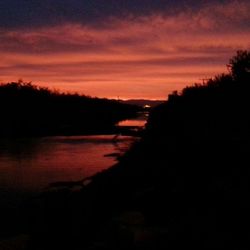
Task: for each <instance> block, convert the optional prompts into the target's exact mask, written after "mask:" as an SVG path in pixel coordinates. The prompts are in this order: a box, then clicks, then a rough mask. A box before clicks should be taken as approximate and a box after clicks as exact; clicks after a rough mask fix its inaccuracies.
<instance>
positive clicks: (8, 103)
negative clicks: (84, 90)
mask: <svg viewBox="0 0 250 250" xmlns="http://www.w3.org/2000/svg"><path fill="white" fill-rule="evenodd" d="M0 106H1V123H0V136H31V135H32V136H34V135H35V136H36V135H60V134H66V135H67V134H68V135H70V134H89V133H101V132H108V131H110V130H111V128H112V127H113V126H114V124H115V123H117V122H118V121H120V120H123V119H126V118H128V117H131V116H135V115H136V112H137V110H138V108H137V107H136V106H133V105H125V104H122V103H119V102H117V101H113V100H108V99H99V98H90V97H87V96H83V95H79V94H69V93H60V92H58V91H51V90H49V89H48V88H44V87H37V86H35V85H32V84H31V83H25V82H22V81H19V82H11V83H7V84H1V85H0Z"/></svg>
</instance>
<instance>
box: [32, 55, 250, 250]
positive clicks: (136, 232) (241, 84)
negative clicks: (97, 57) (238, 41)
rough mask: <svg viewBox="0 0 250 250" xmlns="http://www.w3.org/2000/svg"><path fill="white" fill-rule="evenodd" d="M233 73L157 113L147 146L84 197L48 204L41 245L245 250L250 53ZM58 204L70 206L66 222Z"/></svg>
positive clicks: (238, 59) (177, 97)
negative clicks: (42, 243) (50, 240)
mask: <svg viewBox="0 0 250 250" xmlns="http://www.w3.org/2000/svg"><path fill="white" fill-rule="evenodd" d="M229 69H230V73H229V74H227V75H220V76H217V77H215V78H214V79H211V80H209V81H208V82H207V83H206V84H205V85H199V84H196V85H194V86H192V87H187V88H185V89H184V90H183V92H182V93H180V94H173V95H171V96H170V97H169V99H168V101H166V102H165V103H164V104H162V105H160V106H158V107H156V108H155V109H154V110H153V112H152V113H151V115H150V118H149V121H148V125H147V128H146V131H145V134H144V136H143V138H142V140H141V141H140V142H139V143H137V144H135V145H134V146H133V148H132V149H131V150H130V151H129V152H128V153H127V154H126V155H125V156H124V157H123V158H122V159H121V160H120V163H118V164H117V165H116V166H114V167H112V168H111V169H109V170H107V171H105V172H103V173H100V174H97V175H96V176H94V177H93V179H92V182H91V183H90V184H88V185H87V186H86V187H85V188H83V189H82V191H80V192H79V193H73V194H72V195H71V196H70V195H69V193H61V194H60V195H58V194H56V197H57V200H56V201H55V200H52V199H51V197H55V196H53V194H52V195H51V194H48V195H45V196H44V198H43V199H44V201H46V202H47V203H46V204H50V205H49V206H48V207H47V210H43V218H45V220H44V221H43V223H44V224H43V226H41V227H39V226H40V225H39V226H38V225H36V227H35V228H36V230H37V228H38V229H39V230H38V232H39V233H37V232H36V233H35V235H36V237H37V238H36V239H37V242H40V241H41V239H43V240H44V239H45V240H44V241H43V242H44V246H45V247H44V249H46V247H47V246H49V245H50V246H51V249H53V244H54V246H56V245H57V246H58V244H59V245H60V246H66V245H67V244H68V246H69V245H70V246H72V243H74V244H75V246H76V247H75V248H74V249H81V248H83V247H85V248H86V249H156V250H157V249H185V248H191V249H247V248H248V247H249V230H248V228H249V223H250V220H249V209H250V207H249V195H250V194H249V165H250V164H249V163H250V162H249V155H250V147H249V145H250V138H249V131H250V116H249V111H250V110H249V109H250V105H249V104H250V98H249V90H250V84H249V83H250V82H249V80H250V73H249V69H250V52H246V51H240V52H238V53H237V55H236V56H235V57H233V58H232V59H231V60H230V63H229ZM72 202H73V203H72ZM60 204H67V206H64V209H62V210H60V213H58V211H59V210H58V209H57V208H59V207H60V208H61V207H62V206H60ZM72 211H74V212H72ZM62 218H64V219H63V222H62V220H61V219H62ZM65 218H67V220H65ZM65 221H66V222H65ZM72 221H74V226H72ZM45 225H46V226H45ZM62 226H63V230H62V229H61V228H62ZM50 228H52V229H53V230H52V229H51V230H50ZM55 229H56V230H55ZM55 232H57V233H56V234H55ZM40 235H42V236H41V237H42V238H39V237H40ZM65 235H67V236H68V235H72V236H71V237H64V240H62V238H63V237H62V236H65ZM45 236H46V237H45ZM52 236H53V240H54V241H53V244H52V245H51V242H50V243H49V244H46V242H47V243H48V242H49V239H51V238H52ZM46 239H47V240H48V241H46ZM65 249H66V248H65Z"/></svg>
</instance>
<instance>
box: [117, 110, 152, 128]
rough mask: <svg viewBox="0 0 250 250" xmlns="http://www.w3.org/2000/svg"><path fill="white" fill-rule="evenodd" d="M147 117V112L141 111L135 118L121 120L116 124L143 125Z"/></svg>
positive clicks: (127, 125) (126, 125)
mask: <svg viewBox="0 0 250 250" xmlns="http://www.w3.org/2000/svg"><path fill="white" fill-rule="evenodd" d="M147 118H148V112H141V113H140V114H139V116H138V117H137V118H136V119H128V120H123V121H121V122H119V123H118V124H117V126H122V127H123V126H125V127H144V126H145V125H146V122H147Z"/></svg>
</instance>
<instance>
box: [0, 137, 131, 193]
mask: <svg viewBox="0 0 250 250" xmlns="http://www.w3.org/2000/svg"><path fill="white" fill-rule="evenodd" d="M113 136H114V135H100V136H70V137H45V138H35V139H15V140H11V141H10V140H6V141H3V140H1V141H0V186H1V187H2V188H3V189H5V190H8V191H10V190H19V191H21V190H23V191H37V190H40V189H41V188H43V187H46V186H47V185H48V184H49V183H51V182H56V181H75V180H80V179H82V178H84V177H88V176H91V175H93V174H95V173H97V172H99V171H101V170H104V169H107V168H109V167H110V166H112V165H113V164H114V163H115V162H116V159H115V158H112V157H104V155H107V154H111V153H114V152H115V153H120V152H123V151H125V150H126V149H127V148H128V147H129V146H130V145H131V143H132V142H133V141H134V140H135V139H134V138H133V137H129V136H120V137H119V138H118V139H117V140H116V142H115V143H114V142H113V141H112V138H113Z"/></svg>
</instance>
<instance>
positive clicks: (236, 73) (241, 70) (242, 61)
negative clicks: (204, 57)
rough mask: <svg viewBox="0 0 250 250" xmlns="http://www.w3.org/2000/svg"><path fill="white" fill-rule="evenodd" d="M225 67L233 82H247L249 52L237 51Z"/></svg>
mask: <svg viewBox="0 0 250 250" xmlns="http://www.w3.org/2000/svg"><path fill="white" fill-rule="evenodd" d="M227 66H228V68H229V70H230V72H231V74H232V76H233V78H234V79H235V80H240V81H248V80H249V79H250V51H246V50H239V51H237V54H236V55H235V56H234V57H232V58H231V59H230V61H229V64H228V65H227Z"/></svg>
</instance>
